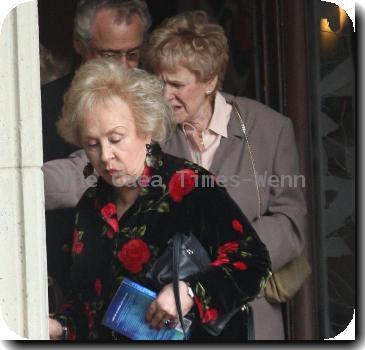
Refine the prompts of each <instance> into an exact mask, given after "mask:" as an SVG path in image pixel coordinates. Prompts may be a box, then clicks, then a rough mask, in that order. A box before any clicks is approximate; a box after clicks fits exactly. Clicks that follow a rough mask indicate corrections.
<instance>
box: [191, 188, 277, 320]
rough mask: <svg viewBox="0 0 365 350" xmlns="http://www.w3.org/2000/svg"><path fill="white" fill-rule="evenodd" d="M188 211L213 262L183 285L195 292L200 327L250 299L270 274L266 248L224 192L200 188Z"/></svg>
mask: <svg viewBox="0 0 365 350" xmlns="http://www.w3.org/2000/svg"><path fill="white" fill-rule="evenodd" d="M194 192H199V193H200V194H199V195H197V196H192V198H191V201H193V202H194V204H193V203H189V204H188V207H189V208H191V209H192V211H191V213H192V214H191V215H193V217H189V218H188V220H189V221H190V220H191V222H198V223H199V226H198V227H196V228H195V229H194V232H195V234H196V235H197V237H198V239H199V240H200V242H201V243H202V244H203V246H204V248H205V249H206V251H207V252H208V253H209V254H210V257H211V263H210V265H209V267H208V268H206V269H204V270H203V271H201V272H199V273H197V274H194V275H191V276H189V277H188V278H187V279H185V281H186V282H187V283H188V284H189V285H190V286H191V288H192V289H193V291H194V293H195V299H194V301H195V304H196V306H197V307H198V310H199V314H200V318H201V321H202V323H205V322H208V321H210V320H212V319H214V318H216V317H219V316H220V315H223V314H226V313H228V312H231V311H233V310H235V309H236V308H237V307H240V306H242V305H243V304H244V303H246V302H247V301H250V300H252V299H253V298H254V297H255V296H256V295H257V294H259V293H260V291H261V290H262V289H263V288H264V286H265V285H266V282H267V279H268V278H269V276H270V275H271V272H270V258H269V254H268V251H267V250H266V247H265V245H264V244H263V243H262V242H261V240H260V238H259V236H258V235H257V233H256V232H255V230H254V229H253V227H252V226H251V224H250V223H249V221H248V219H247V218H246V217H245V215H244V214H243V213H242V211H241V210H240V208H239V207H238V206H237V205H236V203H235V202H234V201H233V200H232V199H231V198H230V197H229V195H228V193H227V192H226V190H225V189H223V188H216V187H214V188H208V187H205V188H199V189H196V190H195V191H194Z"/></svg>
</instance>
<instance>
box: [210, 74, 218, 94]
mask: <svg viewBox="0 0 365 350" xmlns="http://www.w3.org/2000/svg"><path fill="white" fill-rule="evenodd" d="M217 85H218V75H216V76H215V77H214V78H212V79H210V80H209V81H208V82H207V91H212V92H213V91H215V90H216V88H217Z"/></svg>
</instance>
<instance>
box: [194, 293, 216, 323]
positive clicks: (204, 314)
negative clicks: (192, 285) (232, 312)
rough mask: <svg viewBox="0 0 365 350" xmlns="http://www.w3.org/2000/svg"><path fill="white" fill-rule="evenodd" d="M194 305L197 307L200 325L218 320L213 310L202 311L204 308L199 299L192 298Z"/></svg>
mask: <svg viewBox="0 0 365 350" xmlns="http://www.w3.org/2000/svg"><path fill="white" fill-rule="evenodd" d="M194 301H195V304H196V306H197V307H198V310H199V315H200V319H201V321H202V323H207V322H209V321H214V320H216V319H217V318H218V311H217V310H216V309H214V308H207V309H206V310H205V311H204V307H203V304H202V302H201V301H200V300H199V298H197V297H195V298H194Z"/></svg>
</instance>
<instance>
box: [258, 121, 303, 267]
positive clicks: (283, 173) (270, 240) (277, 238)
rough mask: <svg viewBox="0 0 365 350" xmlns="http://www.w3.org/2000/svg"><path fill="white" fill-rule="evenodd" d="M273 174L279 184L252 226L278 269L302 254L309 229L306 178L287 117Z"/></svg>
mask: <svg viewBox="0 0 365 350" xmlns="http://www.w3.org/2000/svg"><path fill="white" fill-rule="evenodd" d="M272 174H273V175H274V176H276V178H277V179H279V183H276V184H273V185H272V186H271V188H270V194H269V201H268V203H269V204H268V208H267V210H266V212H264V213H263V215H262V216H261V218H259V219H257V220H255V221H254V222H253V227H254V228H255V230H256V231H257V232H258V234H259V236H260V238H261V239H262V241H263V242H264V244H265V245H266V247H267V249H268V251H269V253H270V257H271V262H272V269H273V271H277V270H278V269H280V268H281V267H282V266H284V265H285V264H286V263H288V262H289V261H291V260H292V259H293V258H295V257H296V256H299V255H300V254H301V252H302V250H303V247H304V234H305V230H306V225H305V223H306V220H305V218H306V204H305V200H304V196H303V192H302V188H303V187H305V185H306V183H305V177H304V175H302V174H300V171H299V160H298V152H297V148H296V143H295V138H294V130H293V126H292V122H291V120H290V119H287V118H286V119H285V122H284V125H283V127H282V129H281V132H280V135H279V138H278V142H277V145H276V151H275V157H274V163H273V172H272ZM265 185H267V184H265Z"/></svg>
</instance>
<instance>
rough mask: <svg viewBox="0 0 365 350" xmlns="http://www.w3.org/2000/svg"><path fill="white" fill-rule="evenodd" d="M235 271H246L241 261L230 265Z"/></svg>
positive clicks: (245, 266)
mask: <svg viewBox="0 0 365 350" xmlns="http://www.w3.org/2000/svg"><path fill="white" fill-rule="evenodd" d="M232 265H233V266H234V267H235V268H236V269H237V270H242V271H243V270H247V265H246V264H245V263H244V262H243V261H237V262H235V263H233V264H232Z"/></svg>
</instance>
